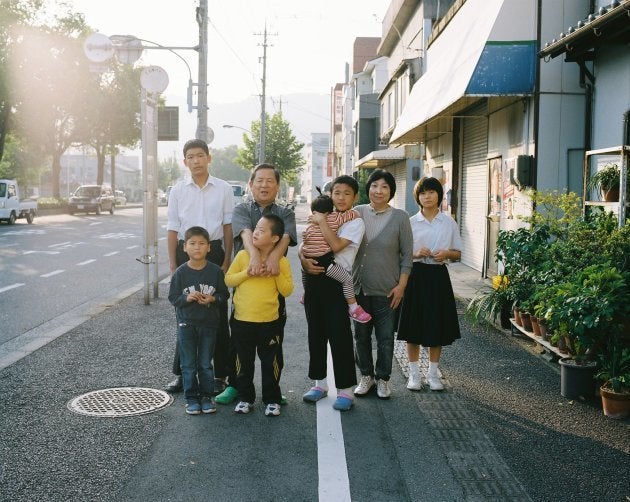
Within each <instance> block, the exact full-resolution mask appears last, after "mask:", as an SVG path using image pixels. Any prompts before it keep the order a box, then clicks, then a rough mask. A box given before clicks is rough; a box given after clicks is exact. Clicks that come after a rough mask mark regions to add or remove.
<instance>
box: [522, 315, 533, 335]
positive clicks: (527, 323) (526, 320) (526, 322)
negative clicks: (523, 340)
mask: <svg viewBox="0 0 630 502" xmlns="http://www.w3.org/2000/svg"><path fill="white" fill-rule="evenodd" d="M521 321H522V322H523V328H525V331H531V330H532V320H531V316H530V314H529V312H521Z"/></svg>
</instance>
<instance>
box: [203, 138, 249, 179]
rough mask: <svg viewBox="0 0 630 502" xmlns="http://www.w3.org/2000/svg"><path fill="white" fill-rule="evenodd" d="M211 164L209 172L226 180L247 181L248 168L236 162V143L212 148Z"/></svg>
mask: <svg viewBox="0 0 630 502" xmlns="http://www.w3.org/2000/svg"><path fill="white" fill-rule="evenodd" d="M211 153H212V164H210V173H211V174H212V175H213V176H216V177H217V178H221V179H223V180H226V181H249V175H250V170H249V169H244V168H243V167H241V166H240V165H239V164H238V163H237V162H236V159H237V156H238V148H237V146H236V145H230V146H226V147H225V148H220V149H217V150H214V149H213V150H212V152H211Z"/></svg>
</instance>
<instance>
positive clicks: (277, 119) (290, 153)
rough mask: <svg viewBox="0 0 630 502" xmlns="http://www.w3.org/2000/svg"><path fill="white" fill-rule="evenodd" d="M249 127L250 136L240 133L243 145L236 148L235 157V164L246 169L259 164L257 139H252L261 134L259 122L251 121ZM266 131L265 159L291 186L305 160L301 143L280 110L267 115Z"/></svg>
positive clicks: (295, 180)
mask: <svg viewBox="0 0 630 502" xmlns="http://www.w3.org/2000/svg"><path fill="white" fill-rule="evenodd" d="M250 129H251V131H252V135H253V138H252V137H250V136H248V135H246V134H244V135H243V143H244V144H245V146H244V147H242V148H239V149H238V151H237V157H236V159H235V161H236V163H237V164H239V165H241V166H243V167H244V168H245V169H247V170H249V169H251V168H252V167H253V166H255V165H256V164H257V163H258V141H257V140H256V139H254V138H258V137H260V121H259V120H258V121H254V122H252V125H251V128H250ZM265 133H266V134H265V162H267V163H269V164H273V165H274V166H276V167H277V168H278V170H279V171H280V175H281V177H282V179H283V181H285V182H286V183H288V184H289V185H292V186H294V185H295V183H296V182H297V179H298V174H299V173H300V171H301V167H302V166H303V165H304V163H305V162H304V157H302V148H304V143H300V142H298V141H297V140H296V138H295V136H294V135H293V133H292V132H291V126H290V125H289V123H288V122H287V121H286V120H284V119H283V117H282V112H278V113H275V114H274V115H273V116H272V117H270V118H267V120H266V128H265Z"/></svg>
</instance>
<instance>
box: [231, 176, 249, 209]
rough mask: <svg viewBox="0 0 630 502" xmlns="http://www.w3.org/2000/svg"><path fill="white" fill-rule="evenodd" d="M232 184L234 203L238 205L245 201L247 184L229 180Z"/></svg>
mask: <svg viewBox="0 0 630 502" xmlns="http://www.w3.org/2000/svg"><path fill="white" fill-rule="evenodd" d="M229 183H230V185H232V192H233V193H234V205H235V206H236V205H238V204H240V203H241V202H243V196H244V195H245V185H242V184H240V183H237V182H235V181H232V182H229Z"/></svg>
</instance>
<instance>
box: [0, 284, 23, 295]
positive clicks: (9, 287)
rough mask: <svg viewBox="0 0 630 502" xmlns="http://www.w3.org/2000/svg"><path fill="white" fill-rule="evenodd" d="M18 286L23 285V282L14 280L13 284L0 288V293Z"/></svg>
mask: <svg viewBox="0 0 630 502" xmlns="http://www.w3.org/2000/svg"><path fill="white" fill-rule="evenodd" d="M20 286H24V283H23V282H16V283H15V284H11V285H10V286H5V287H4V288H0V293H4V292H5V291H9V290H10V289H15V288H19V287H20Z"/></svg>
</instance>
